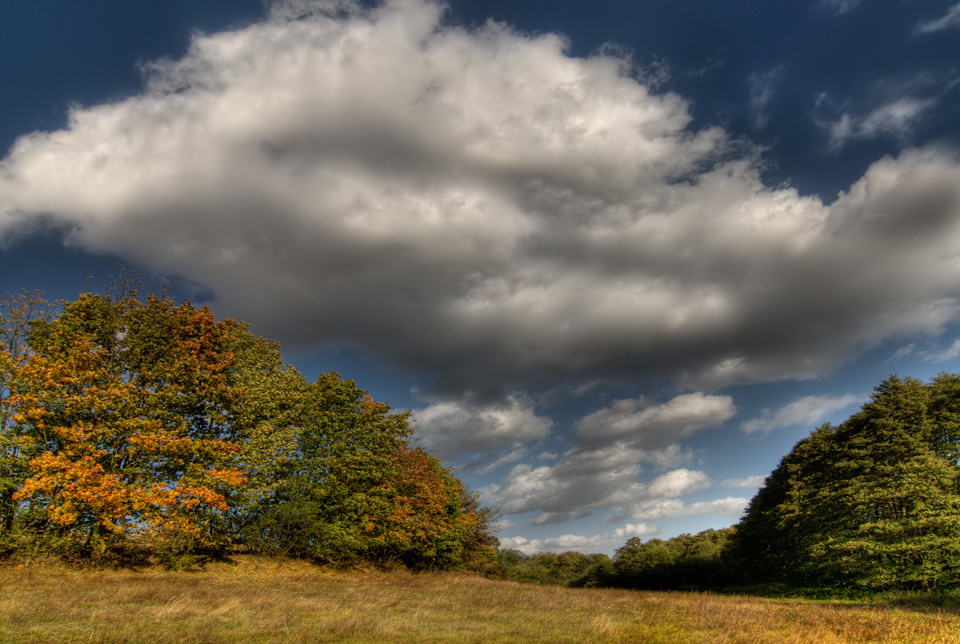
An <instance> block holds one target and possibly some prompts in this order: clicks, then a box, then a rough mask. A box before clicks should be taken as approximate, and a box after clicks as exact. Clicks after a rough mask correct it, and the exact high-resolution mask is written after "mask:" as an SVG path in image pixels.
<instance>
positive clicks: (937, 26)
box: [914, 3, 960, 34]
mask: <svg viewBox="0 0 960 644" xmlns="http://www.w3.org/2000/svg"><path fill="white" fill-rule="evenodd" d="M958 28H960V3H957V4H955V5H953V6H952V7H950V8H949V9H947V13H946V14H944V15H943V16H942V17H940V18H936V19H934V20H926V21H923V22H921V23H920V24H918V25H917V26H916V29H914V32H915V33H917V34H930V33H933V32H936V31H943V30H944V29H958Z"/></svg>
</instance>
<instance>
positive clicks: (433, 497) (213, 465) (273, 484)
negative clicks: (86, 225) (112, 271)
mask: <svg viewBox="0 0 960 644" xmlns="http://www.w3.org/2000/svg"><path fill="white" fill-rule="evenodd" d="M490 526H491V513H490V511H489V510H487V509H485V508H481V507H479V505H478V501H477V497H476V495H475V494H473V493H470V492H469V491H468V490H467V489H466V488H465V487H464V485H463V484H462V483H461V482H460V481H459V480H458V479H457V478H456V477H455V476H454V475H453V473H452V471H451V470H450V469H449V468H446V467H444V466H443V465H442V464H441V463H440V461H439V460H438V459H437V458H436V457H435V456H434V455H432V454H430V453H429V452H427V451H425V450H423V449H422V448H420V447H416V446H415V445H414V444H413V443H412V428H411V424H410V417H409V413H408V412H407V413H396V412H393V411H391V410H390V408H389V406H388V405H387V404H385V403H381V402H377V401H375V400H373V398H372V397H371V396H370V395H369V394H368V393H367V392H366V391H364V390H363V389H361V388H360V387H358V386H357V384H356V383H355V382H354V381H352V380H346V379H343V378H342V377H341V376H340V375H339V374H337V373H335V372H331V373H323V374H320V375H318V376H317V378H316V379H315V380H313V381H309V380H307V379H306V378H304V376H303V375H302V374H300V373H299V372H298V371H297V370H296V369H295V368H294V367H292V366H291V365H288V364H285V363H284V362H283V360H282V357H281V353H280V348H279V346H278V344H277V343H276V342H274V341H271V340H267V339H265V338H262V337H259V336H257V335H255V334H253V333H252V332H250V331H249V329H248V328H247V326H246V325H245V324H243V323H240V322H236V321H233V320H216V319H215V318H214V316H213V315H212V313H211V312H210V311H209V310H208V309H207V308H205V307H204V308H196V307H194V306H192V305H191V304H189V303H188V302H183V303H181V304H176V303H175V302H174V301H173V300H172V299H170V298H169V297H158V296H153V295H150V296H148V297H146V298H142V297H140V296H139V295H138V294H137V292H136V291H133V290H131V291H128V292H126V293H123V294H121V295H108V294H92V293H88V294H84V295H80V296H79V297H78V298H77V299H76V300H75V301H72V302H60V304H59V307H58V309H57V310H56V312H54V310H53V307H51V306H50V305H49V304H48V303H47V302H45V301H44V300H43V298H42V296H41V294H23V295H20V296H12V297H8V299H7V300H6V301H5V302H3V303H2V304H0V555H3V556H18V555H24V554H28V553H33V554H37V553H53V554H57V555H58V556H63V557H69V558H75V559H84V560H90V559H110V558H118V557H119V558H122V557H131V556H141V557H142V556H155V557H159V558H160V559H161V560H162V561H164V562H167V563H168V564H170V565H174V566H178V565H189V564H190V562H195V561H198V560H199V558H201V557H204V556H209V554H210V553H226V552H235V551H238V550H242V551H245V552H253V553H265V554H272V555H284V556H296V557H307V558H310V559H312V560H315V561H318V562H322V563H329V564H336V565H351V564H355V563H358V562H361V561H368V562H374V563H398V564H403V565H406V566H410V567H412V568H455V567H462V568H472V569H487V568H490V567H491V566H495V565H496V551H495V548H494V544H495V539H494V538H493V536H492V535H491V532H490ZM185 562H186V563H185Z"/></svg>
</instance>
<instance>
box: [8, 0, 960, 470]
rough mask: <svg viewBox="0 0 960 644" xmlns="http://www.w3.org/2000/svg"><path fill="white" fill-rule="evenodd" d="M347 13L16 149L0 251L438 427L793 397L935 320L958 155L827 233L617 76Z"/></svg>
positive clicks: (905, 110) (284, 18) (517, 37)
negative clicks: (124, 268)
mask: <svg viewBox="0 0 960 644" xmlns="http://www.w3.org/2000/svg"><path fill="white" fill-rule="evenodd" d="M358 6H359V5H356V4H353V3H349V2H309V1H307V0H303V1H302V2H297V3H293V2H287V3H284V4H280V5H278V8H277V9H275V10H274V12H273V14H272V17H271V18H270V19H268V20H266V21H264V22H262V23H259V24H255V25H252V26H250V27H248V28H245V29H239V30H236V31H232V32H228V33H221V34H213V35H199V36H196V37H195V39H194V41H193V44H192V46H191V48H190V50H189V52H188V53H187V55H186V56H185V57H184V58H183V59H182V60H180V61H162V62H158V63H155V64H152V65H147V66H146V70H147V71H146V74H147V82H146V87H145V89H144V91H143V92H142V93H141V94H139V95H137V96H133V97H130V98H129V99H127V100H123V101H119V102H116V103H113V104H109V105H99V106H92V107H88V108H74V109H73V110H72V111H71V114H70V120H69V124H68V126H67V127H66V128H65V129H63V130H61V131H57V132H36V133H33V134H30V135H27V136H24V137H22V138H21V139H19V140H18V141H17V142H16V144H15V145H14V146H13V148H12V149H11V151H10V153H9V155H8V156H7V158H6V159H4V160H3V161H2V164H0V213H2V214H0V237H4V236H12V235H14V234H15V233H17V232H18V231H22V230H25V229H33V227H35V226H36V225H37V222H49V225H51V226H53V227H56V228H59V229H61V230H64V231H66V232H67V236H68V242H69V243H70V244H74V245H77V246H79V247H81V248H83V249H85V250H88V251H92V252H107V253H113V254H116V255H119V256H122V257H125V258H128V259H130V260H131V261H133V262H136V263H138V264H141V265H144V266H147V267H150V268H153V269H155V270H157V271H159V272H167V273H174V274H178V275H181V276H183V277H185V278H187V279H189V280H192V281H193V282H195V283H198V284H200V285H202V286H204V287H206V288H208V289H209V290H210V292H212V293H213V294H214V296H215V298H216V306H217V310H218V313H221V314H222V315H230V316H233V317H237V318H240V319H244V320H248V321H250V322H252V323H253V324H254V325H255V328H256V329H257V330H258V332H260V333H262V334H264V335H268V336H271V337H276V338H278V339H279V340H281V341H282V342H284V343H285V346H293V345H294V343H300V345H309V346H316V345H319V344H323V343H338V342H340V343H348V344H350V345H352V346H360V347H362V348H364V349H366V350H368V351H370V352H372V353H373V354H375V355H377V356H378V357H379V358H381V359H384V360H389V361H392V362H393V363H394V364H396V365H399V366H401V367H403V368H405V369H411V370H417V371H419V372H420V373H422V374H429V375H432V376H436V388H437V391H436V392H434V393H437V395H438V398H437V400H438V401H441V402H442V401H445V400H450V399H453V400H456V398H455V397H454V396H462V395H464V393H465V392H467V391H477V392H481V393H482V394H484V395H487V394H489V393H490V392H491V391H501V392H502V391H503V390H520V389H524V388H525V387H527V386H528V384H529V383H531V382H541V383H542V382H544V381H545V379H547V378H549V379H550V380H551V381H553V382H556V381H558V380H563V379H567V380H569V381H571V383H573V384H581V383H585V382H592V381H597V380H602V381H604V382H611V381H630V382H636V381H638V380H643V379H645V378H653V377H657V378H673V379H674V380H675V381H676V382H678V383H679V384H680V385H682V386H683V387H685V388H688V389H701V390H704V391H706V390H709V389H710V388H716V387H720V386H723V385H729V384H734V383H743V382H755V381H764V380H772V379H783V378H804V377H813V376H819V375H823V374H825V373H827V372H829V371H830V370H832V369H835V368H836V367H837V366H839V365H840V364H842V363H844V362H845V361H847V360H849V359H851V358H853V357H854V356H856V355H857V354H858V353H859V352H861V351H863V350H864V349H865V348H867V347H870V346H874V345H876V344H877V343H879V342H881V341H883V340H886V339H889V338H891V337H895V336H896V337H902V336H907V335H911V334H919V333H930V334H937V333H939V332H940V331H941V330H942V329H943V327H944V324H945V323H946V322H949V321H952V320H955V319H956V317H957V312H958V300H957V297H956V288H955V285H956V284H957V283H958V278H960V266H958V265H957V263H956V262H955V261H953V259H952V258H953V257H956V256H957V254H958V252H960V241H958V240H960V234H957V232H958V231H957V224H958V223H960V212H958V206H957V204H958V194H960V166H958V164H957V163H956V161H955V160H954V158H953V157H952V156H951V155H950V154H948V153H946V152H944V151H939V150H923V151H919V152H917V151H910V152H906V153H904V154H902V155H901V156H900V157H899V158H898V159H884V160H881V161H879V162H877V164H875V165H874V166H873V167H872V168H871V169H870V170H869V171H868V172H867V175H866V176H865V178H864V179H863V180H861V181H859V182H857V184H855V185H854V186H852V187H851V189H850V190H849V191H848V193H847V194H845V195H844V196H843V197H842V198H841V199H840V200H839V201H837V202H836V203H834V204H831V205H825V204H824V203H822V201H821V200H820V199H818V198H816V197H801V196H800V195H799V194H798V193H797V191H796V190H793V189H791V188H789V187H784V188H771V187H768V186H766V185H764V184H763V182H762V181H761V179H760V171H759V169H758V163H757V158H755V157H754V156H752V155H753V154H754V152H749V153H747V154H746V156H734V155H733V154H734V152H733V151H734V150H735V149H740V148H738V147H737V146H731V145H730V144H729V143H728V139H729V137H728V135H727V134H726V133H725V132H724V131H722V130H721V129H719V128H706V129H700V130H695V129H691V127H690V124H691V117H690V114H689V111H688V106H687V103H686V102H685V101H684V100H683V99H682V98H680V97H679V96H676V95H674V94H670V93H661V94H657V93H655V92H654V91H653V90H651V88H650V87H649V86H648V85H645V84H643V83H642V82H640V81H638V80H637V79H636V78H634V77H632V76H630V75H629V70H630V69H631V66H630V65H629V64H628V63H629V61H625V60H623V59H622V58H617V57H615V56H595V57H592V58H588V59H577V58H572V57H570V56H568V55H567V52H566V49H565V47H566V44H565V42H564V40H563V39H562V38H560V37H558V36H555V35H549V34H547V35H542V36H537V37H532V36H528V35H524V34H519V33H516V32H513V31H511V30H510V29H508V28H506V27H504V26H503V25H497V24H489V25H486V26H484V27H482V28H480V29H477V30H467V29H465V28H462V27H458V26H451V25H448V24H445V23H444V22H443V17H442V16H443V12H442V10H441V8H440V7H439V6H438V5H436V4H433V3H431V2H427V1H426V0H391V1H389V2H387V3H386V4H385V5H384V6H382V7H380V8H376V9H370V10H360V9H358V8H357V7H358ZM838 8H841V7H840V6H838ZM325 12H326V13H325ZM291 16H296V17H297V18H296V19H292V18H291ZM909 96H912V97H914V98H912V99H911V98H909V97H908V98H905V99H904V100H903V101H901V102H890V101H887V102H884V103H882V105H883V107H882V108H878V109H877V110H868V111H862V112H854V111H851V112H850V113H849V122H848V124H847V125H844V126H838V127H839V128H840V129H838V130H837V131H838V132H839V134H838V135H837V136H838V137H840V138H843V137H847V138H849V137H851V136H860V135H865V134H866V133H869V132H898V131H900V130H903V129H904V128H908V127H909V126H910V124H912V123H913V122H915V119H916V118H919V116H920V115H922V114H923V113H924V111H925V110H927V109H930V108H929V106H928V105H927V104H926V103H923V101H924V100H925V99H924V98H923V96H922V95H920V94H910V95H909ZM911 100H912V101H914V102H912V103H911V102H910V101H911ZM930 100H934V99H930ZM878 182H879V183H878ZM440 390H442V391H440ZM441 394H443V395H444V396H449V397H444V396H441ZM435 411H436V410H435ZM451 413H452V414H454V415H455V414H456V413H457V412H456V411H453V410H451ZM542 431H543V430H542V426H541V427H540V428H539V429H537V428H534V429H531V428H530V427H526V428H525V429H522V430H521V433H522V436H521V437H520V440H521V442H522V441H523V440H526V438H525V437H526V436H534V435H538V434H539V433H540V432H542ZM523 432H526V433H523ZM493 434H494V435H496V440H494V439H493V438H491V436H490V435H489V434H481V435H482V436H483V437H484V438H483V439H482V440H481V441H480V442H481V443H483V444H484V445H486V443H485V442H484V441H486V440H487V439H488V438H489V439H490V441H491V443H490V444H491V445H492V444H493V443H496V444H497V445H498V446H499V445H500V443H499V441H500V440H501V438H502V439H503V440H507V441H509V439H508V438H507V437H506V436H505V435H498V434H497V432H496V431H493ZM439 440H440V442H439V443H437V445H438V446H439V448H441V449H449V450H451V451H457V450H459V449H461V446H460V444H459V443H458V442H457V441H455V440H453V439H451V440H446V439H439ZM512 445H513V444H512V443H509V444H506V445H505V446H501V447H502V449H512V448H513V447H512ZM467 446H469V445H467Z"/></svg>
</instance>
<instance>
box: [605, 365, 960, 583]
mask: <svg viewBox="0 0 960 644" xmlns="http://www.w3.org/2000/svg"><path fill="white" fill-rule="evenodd" d="M606 583H608V584H609V585H614V586H623V587H632V588H651V589H678V588H688V589H701V590H705V589H726V588H734V587H740V588H743V587H751V588H761V589H762V588H767V589H795V590H801V589H819V590H823V589H827V590H834V591H848V590H849V591H855V592H872V591H885V590H917V591H927V592H940V591H944V590H948V589H953V588H957V587H960V375H957V374H947V373H943V374H940V375H939V376H937V377H936V378H934V379H932V380H931V381H930V382H929V383H924V382H923V381H920V380H917V379H915V378H900V377H898V376H896V375H894V376H891V377H890V378H888V379H887V380H885V381H884V382H882V383H881V384H880V385H878V386H877V387H876V388H875V389H874V392H873V395H872V397H871V399H870V401H869V402H867V403H866V404H864V405H863V406H862V408H861V409H860V411H859V412H857V413H855V414H854V415H852V416H851V417H850V418H848V419H847V420H846V421H844V422H843V423H841V424H840V425H838V426H834V425H832V424H829V423H827V424H825V425H822V426H820V427H818V428H817V429H815V430H814V431H813V432H812V433H811V434H810V435H809V436H807V437H806V438H804V439H802V440H801V441H799V442H798V443H797V444H796V446H794V448H793V449H792V450H791V451H790V453H789V454H787V455H786V456H785V457H784V458H783V459H782V460H781V462H780V464H779V466H778V467H777V468H776V469H775V470H774V471H773V472H772V473H771V474H770V476H768V477H767V479H766V481H765V482H764V485H763V487H762V488H761V489H760V490H759V491H758V492H757V494H756V496H755V497H754V498H753V499H752V500H751V502H750V504H749V506H748V507H747V510H746V512H745V513H744V515H743V517H742V519H741V520H740V522H739V523H738V524H737V525H736V526H733V527H732V528H728V529H725V530H717V531H715V530H708V531H705V532H702V533H700V534H697V535H693V536H691V535H681V536H680V537H676V538H674V539H669V540H666V541H661V540H658V539H653V540H651V541H647V542H641V541H640V539H636V538H635V539H631V540H630V541H629V542H627V544H626V545H624V546H623V547H622V548H620V549H619V550H618V551H617V553H616V556H615V557H614V572H613V574H612V575H611V576H610V577H608V578H607V580H606Z"/></svg>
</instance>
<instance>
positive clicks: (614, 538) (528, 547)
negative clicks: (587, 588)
mask: <svg viewBox="0 0 960 644" xmlns="http://www.w3.org/2000/svg"><path fill="white" fill-rule="evenodd" d="M657 533H659V528H654V527H650V526H647V525H646V524H643V523H640V524H631V523H628V524H626V525H625V526H623V527H622V528H617V529H616V530H614V531H612V532H608V533H606V534H599V535H595V536H592V537H584V536H580V535H575V534H564V535H561V536H559V537H551V538H548V539H527V538H526V537H520V536H517V537H506V538H503V539H500V547H501V548H505V549H511V550H519V551H520V552H522V553H524V554H527V555H533V554H537V553H539V552H570V551H573V552H582V553H584V554H593V553H597V552H599V551H602V550H607V549H609V548H610V546H614V545H618V544H621V543H623V542H624V541H626V540H628V539H630V538H632V537H646V536H651V535H654V534H657Z"/></svg>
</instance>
